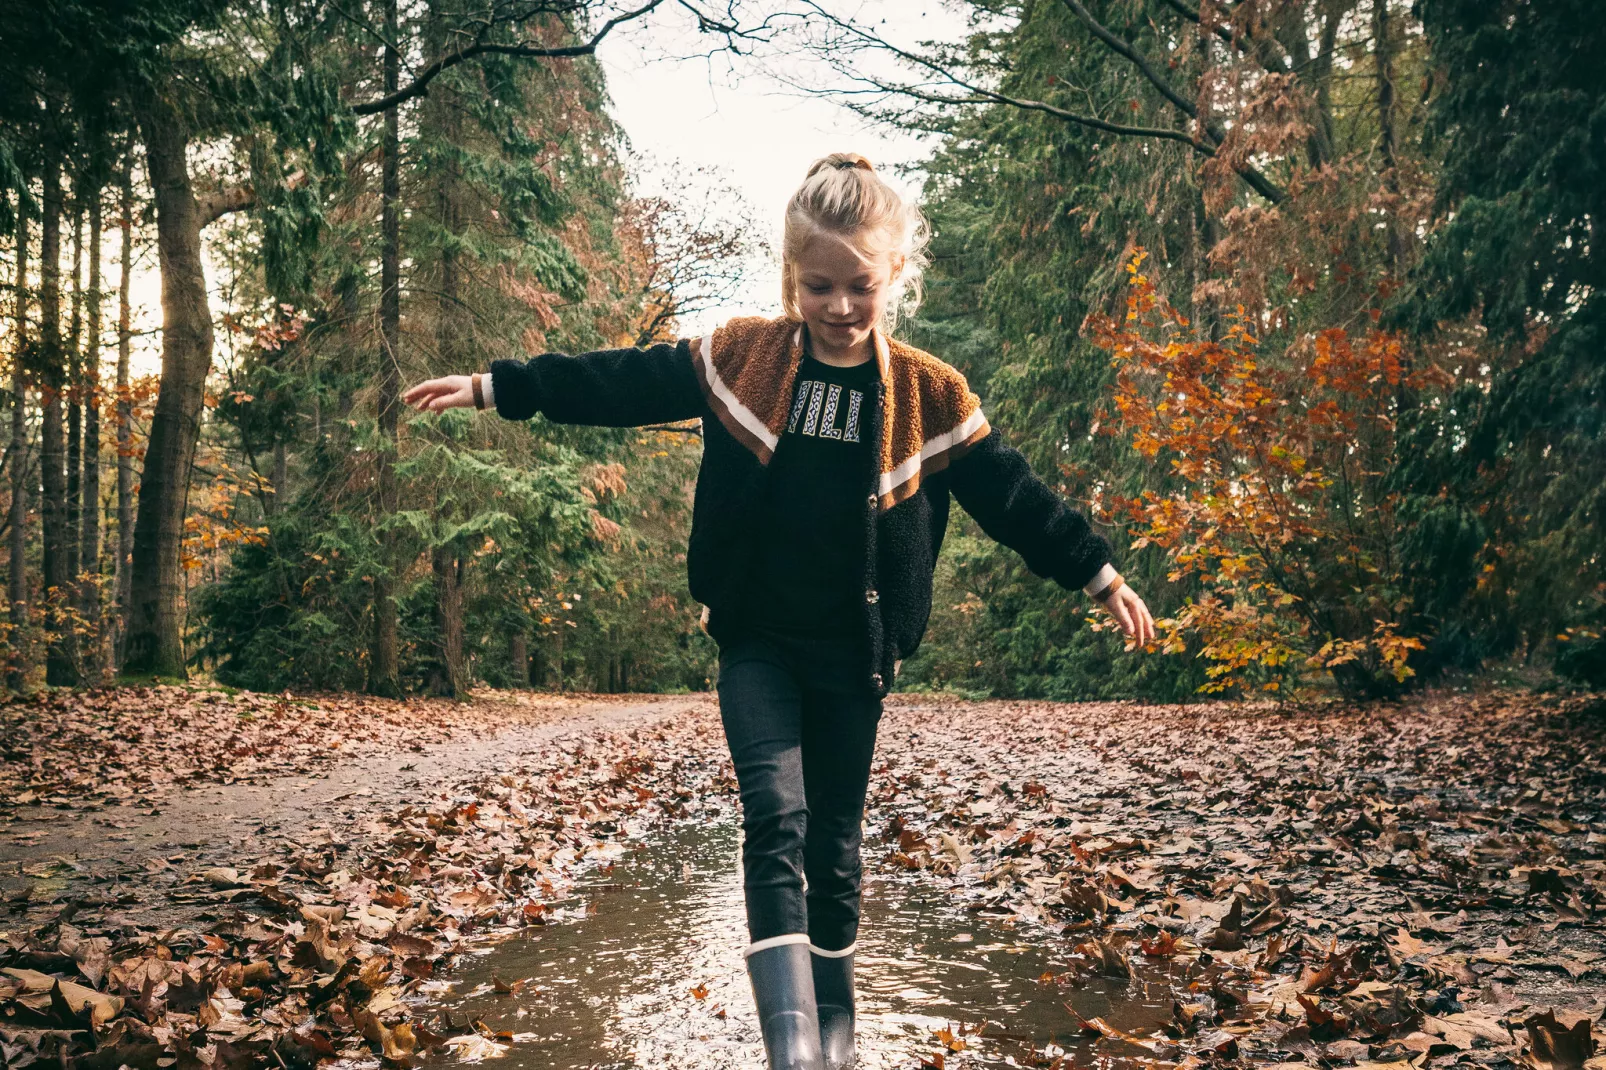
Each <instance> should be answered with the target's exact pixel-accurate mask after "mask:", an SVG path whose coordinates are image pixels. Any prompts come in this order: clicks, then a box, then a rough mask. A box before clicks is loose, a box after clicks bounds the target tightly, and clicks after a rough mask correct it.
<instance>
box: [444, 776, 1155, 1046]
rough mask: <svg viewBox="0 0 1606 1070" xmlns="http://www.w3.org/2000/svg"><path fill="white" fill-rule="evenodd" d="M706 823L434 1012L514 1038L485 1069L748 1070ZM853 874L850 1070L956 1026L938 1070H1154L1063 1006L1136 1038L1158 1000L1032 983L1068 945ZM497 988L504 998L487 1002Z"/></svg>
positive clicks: (473, 967) (730, 932)
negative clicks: (853, 1049)
mask: <svg viewBox="0 0 1606 1070" xmlns="http://www.w3.org/2000/svg"><path fill="white" fill-rule="evenodd" d="M706 820H707V823H706V824H703V825H698V826H688V825H683V826H681V827H680V828H678V829H676V830H674V831H673V832H671V833H666V834H664V835H663V836H661V837H655V838H654V841H653V842H652V844H651V845H650V847H648V848H645V849H643V850H640V851H638V852H636V853H634V854H631V855H627V856H625V857H624V858H622V859H621V860H620V861H618V862H616V863H615V864H614V865H613V867H612V869H611V871H607V872H605V873H599V874H598V875H597V876H596V877H595V878H594V879H593V880H591V881H590V882H589V883H587V884H584V885H582V886H581V888H580V889H579V894H581V895H583V896H584V897H585V898H586V901H587V913H586V915H585V916H584V917H581V918H579V919H576V920H569V921H565V922H562V923H561V924H555V925H551V926H548V927H544V928H538V929H531V930H529V935H528V936H525V935H520V936H518V937H514V938H512V939H510V940H508V941H506V942H504V943H501V944H499V945H497V946H495V947H494V948H492V949H490V950H488V951H486V952H485V953H483V954H481V955H479V956H476V957H474V958H469V959H465V960H464V961H463V962H462V963H461V964H460V965H459V967H458V969H457V970H455V971H454V972H453V974H452V975H451V979H452V980H453V981H455V982H456V983H455V985H454V990H453V992H452V993H448V994H446V995H444V996H442V997H438V999H439V1002H438V1004H437V1005H439V1006H444V1007H445V1008H447V1012H448V1013H449V1014H450V1015H451V1017H452V1019H453V1020H454V1021H457V1022H464V1021H467V1020H471V1019H474V1018H479V1019H481V1020H482V1021H483V1022H484V1023H485V1024H486V1025H487V1026H489V1027H491V1029H493V1030H495V1031H497V1032H503V1031H506V1032H509V1033H512V1034H515V1035H516V1040H515V1042H514V1044H513V1046H512V1048H511V1050H509V1051H508V1052H507V1054H506V1055H505V1056H504V1057H503V1058H502V1059H500V1060H497V1062H496V1063H494V1064H492V1065H494V1066H496V1067H498V1068H500V1067H508V1068H509V1070H512V1068H514V1067H528V1068H530V1070H544V1068H560V1067H561V1068H569V1067H597V1068H610V1070H612V1068H625V1067H647V1066H652V1067H674V1068H676V1070H713V1068H716V1067H718V1068H730V1067H762V1066H763V1065H764V1053H763V1044H762V1040H761V1038H760V1036H759V1032H758V1024H757V1020H756V1017H755V1015H754V1011H753V996H752V989H751V987H750V985H749V982H748V979H747V973H746V969H745V966H744V965H743V962H742V949H743V948H744V947H745V946H746V944H747V930H746V925H745V922H744V914H743V908H742V888H741V879H740V844H741V828H740V825H739V822H738V817H737V815H736V814H735V812H734V811H732V810H727V809H725V808H718V809H711V810H710V811H708V813H707V815H706ZM866 868H867V872H866V876H865V887H864V907H863V918H864V920H863V923H862V925H861V927H860V932H859V951H858V955H857V957H856V965H857V969H856V973H857V993H858V1001H859V1008H858V1013H859V1022H858V1038H859V1039H858V1044H859V1053H860V1063H861V1066H862V1067H863V1068H864V1070H883V1068H892V1067H898V1068H900V1070H908V1068H910V1067H918V1066H919V1065H920V1064H921V1061H922V1060H923V1059H926V1058H929V1057H930V1056H932V1055H933V1054H934V1053H936V1052H938V1051H940V1050H942V1044H941V1041H940V1040H939V1039H938V1038H937V1036H936V1035H935V1031H937V1030H941V1029H944V1028H948V1029H952V1030H953V1031H954V1032H955V1033H959V1032H960V1030H961V1027H963V1028H964V1029H965V1030H966V1031H967V1032H969V1033H971V1035H968V1036H965V1037H963V1039H964V1041H965V1044H966V1047H965V1050H964V1052H963V1054H962V1055H960V1056H957V1057H956V1056H955V1055H954V1054H952V1053H951V1052H950V1053H949V1054H948V1057H947V1065H948V1066H949V1067H950V1068H953V1067H955V1066H966V1065H968V1066H1006V1065H1019V1063H1020V1061H1022V1059H1023V1057H1024V1056H1027V1055H1028V1053H1029V1049H1035V1050H1036V1051H1037V1052H1038V1053H1041V1052H1042V1051H1043V1049H1044V1047H1045V1046H1046V1045H1048V1044H1050V1043H1056V1044H1058V1045H1061V1046H1063V1047H1064V1048H1066V1049H1068V1051H1067V1055H1068V1056H1069V1058H1068V1059H1067V1060H1066V1061H1067V1062H1075V1063H1077V1064H1080V1065H1085V1066H1095V1065H1096V1066H1099V1067H1110V1068H1112V1070H1114V1068H1118V1067H1121V1066H1122V1065H1123V1064H1126V1063H1129V1062H1130V1064H1131V1065H1132V1066H1134V1067H1135V1066H1138V1065H1143V1066H1152V1065H1153V1063H1152V1058H1153V1056H1152V1055H1150V1054H1149V1053H1147V1052H1145V1051H1143V1050H1142V1049H1140V1048H1138V1047H1136V1046H1133V1045H1127V1044H1124V1043H1122V1042H1119V1041H1115V1042H1112V1041H1109V1040H1102V1041H1099V1042H1098V1043H1097V1045H1096V1046H1095V1044H1094V1040H1093V1039H1089V1038H1085V1037H1082V1036H1080V1035H1079V1034H1078V1032H1077V1028H1076V1021H1075V1019H1074V1018H1073V1017H1072V1015H1071V1013H1070V1012H1069V1011H1068V1010H1067V1009H1066V1007H1065V1002H1069V1003H1070V1004H1071V1005H1072V1006H1074V1007H1075V1008H1076V1010H1077V1012H1079V1013H1080V1014H1081V1015H1082V1016H1083V1017H1086V1018H1091V1017H1094V1016H1102V1017H1103V1018H1104V1019H1105V1021H1106V1022H1108V1023H1109V1024H1110V1025H1112V1026H1115V1027H1116V1028H1118V1029H1122V1030H1125V1031H1127V1032H1135V1033H1139V1034H1146V1033H1148V1032H1150V1031H1152V1030H1153V1029H1155V1028H1156V1027H1157V1026H1158V1025H1159V1024H1160V1023H1161V1022H1163V1021H1165V1020H1167V1019H1169V1017H1170V1005H1171V1004H1170V1001H1171V993H1170V991H1169V988H1168V987H1166V986H1163V985H1157V986H1144V985H1142V984H1141V983H1139V982H1134V983H1133V985H1131V986H1128V985H1127V984H1126V983H1125V982H1110V981H1104V980H1102V979H1100V980H1094V981H1092V982H1082V983H1079V984H1076V985H1074V986H1073V985H1058V984H1051V983H1044V982H1043V981H1041V980H1039V977H1040V976H1041V975H1042V974H1043V973H1044V972H1045V971H1052V972H1054V973H1063V972H1064V971H1065V970H1067V969H1068V968H1069V961H1068V960H1067V959H1066V958H1065V952H1067V951H1069V949H1070V945H1071V944H1072V943H1074V941H1072V940H1068V939H1066V938H1065V937H1054V936H1051V935H1049V934H1041V933H1039V934H1031V933H1027V932H1024V931H1019V930H1016V929H1014V928H1011V927H1009V926H1007V925H1006V924H1004V923H1002V922H995V921H989V920H988V919H985V918H980V917H976V916H974V915H970V914H967V913H965V912H963V911H962V910H959V909H957V908H956V907H955V906H954V905H953V904H952V903H951V902H950V901H949V900H948V897H947V895H946V893H945V892H943V890H942V889H941V888H940V887H938V886H937V885H936V883H935V882H934V881H933V880H932V879H931V878H930V877H928V876H922V875H920V874H914V875H905V876H900V875H898V874H894V873H877V872H874V871H873V870H872V869H871V867H869V866H867V867H866ZM1023 928H1024V927H1023ZM493 977H494V978H496V979H500V980H501V981H504V982H507V983H510V984H512V983H519V984H518V990H517V991H516V992H514V993H512V994H509V995H498V994H495V993H494V991H492V989H491V986H492V984H493ZM694 988H696V989H698V990H699V991H700V992H701V998H699V997H698V994H696V993H694V992H693V989H694ZM1145 988H1148V989H1149V990H1151V991H1152V992H1153V994H1154V998H1153V999H1152V1000H1151V999H1146V998H1144V996H1143V995H1142V990H1143V989H1145ZM983 1021H985V1022H986V1023H987V1024H986V1025H985V1027H984V1028H983V1030H982V1033H981V1035H980V1036H979V1037H978V1036H976V1035H974V1030H975V1029H976V1027H977V1026H978V1025H980V1024H981V1023H982V1022H983ZM1117 1049H1121V1050H1117ZM1054 1054H1056V1055H1057V1054H1059V1052H1057V1051H1056V1052H1054ZM1144 1056H1148V1058H1144ZM453 1061H455V1060H454V1059H453V1057H452V1056H450V1055H437V1056H435V1057H434V1058H432V1059H431V1060H430V1062H431V1063H433V1064H436V1065H441V1064H445V1063H449V1062H453Z"/></svg>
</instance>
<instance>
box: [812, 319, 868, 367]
mask: <svg viewBox="0 0 1606 1070" xmlns="http://www.w3.org/2000/svg"><path fill="white" fill-rule="evenodd" d="M874 347H875V334H874V332H872V333H871V334H870V336H869V337H867V338H866V339H865V340H864V341H862V342H860V343H859V344H858V345H856V346H854V347H852V348H850V349H834V348H831V347H829V346H825V345H821V344H820V341H819V340H818V339H817V338H815V337H814V333H813V332H812V331H810V330H809V329H808V328H807V327H805V328H804V329H803V351H804V352H805V353H807V354H809V356H811V357H813V358H814V359H815V360H817V361H819V362H820V363H821V364H829V365H831V366H832V367H836V368H852V367H856V366H858V365H860V364H863V363H864V362H865V361H867V360H869V359H870V357H871V356H872V354H873V353H874Z"/></svg>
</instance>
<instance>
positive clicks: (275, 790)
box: [0, 692, 708, 925]
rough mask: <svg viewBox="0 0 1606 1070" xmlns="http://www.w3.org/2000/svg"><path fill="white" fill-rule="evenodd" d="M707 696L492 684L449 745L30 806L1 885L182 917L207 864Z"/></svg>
mask: <svg viewBox="0 0 1606 1070" xmlns="http://www.w3.org/2000/svg"><path fill="white" fill-rule="evenodd" d="M707 701H708V699H707V696H703V695H690V696H654V695H639V696H613V695H609V696H541V695H509V694H507V693H497V692H490V693H488V694H487V695H485V696H483V697H476V698H475V700H474V701H473V702H472V703H469V704H466V705H468V706H471V707H473V709H472V710H470V709H464V710H460V711H455V716H456V717H457V718H458V723H456V724H448V725H445V726H444V727H446V728H447V729H448V730H449V732H450V734H449V737H448V738H446V739H444V740H442V741H438V742H418V741H413V742H411V743H409V744H408V745H407V746H406V747H405V748H403V749H399V750H397V749H392V748H391V747H389V746H385V745H376V746H370V747H364V748H356V749H355V751H356V752H355V753H349V754H346V755H342V756H341V757H339V758H337V759H334V760H332V761H331V762H329V763H328V764H326V765H323V766H321V767H320V768H319V769H318V770H317V771H316V772H309V773H301V774H294V775H287V776H276V777H269V778H267V779H264V780H263V782H261V783H254V782H234V783H206V782H203V783H200V784H197V785H194V786H192V787H188V788H177V789H174V790H170V791H164V792H161V793H159V794H157V795H156V796H155V797H154V798H138V799H128V798H122V799H118V798H114V797H108V796H98V797H97V796H90V797H87V798H86V797H77V798H74V797H58V798H57V801H54V802H52V801H48V800H46V801H41V802H37V803H34V804H32V805H24V806H18V807H15V808H14V810H13V812H12V814H11V821H10V824H9V825H8V826H7V827H6V828H5V829H4V832H3V833H0V888H4V889H5V890H6V891H7V892H8V893H10V894H15V893H16V890H17V889H18V888H19V886H25V885H26V884H27V883H29V881H30V878H34V882H35V883H37V882H38V880H39V879H42V880H43V884H42V886H40V887H39V888H37V889H36V890H35V892H34V895H33V898H36V899H38V898H42V896H43V894H44V893H46V892H55V891H56V890H57V889H60V888H63V887H65V886H71V887H72V889H73V893H74V894H78V895H83V896H87V897H89V898H90V899H92V900H94V899H100V898H111V899H119V898H120V902H119V906H120V907H121V910H120V913H122V914H124V915H126V916H128V919H129V920H130V921H137V922H138V923H140V924H145V925H148V924H152V923H162V922H165V923H168V924H176V923H179V922H181V921H185V920H188V917H189V915H190V914H191V913H192V911H189V910H186V909H185V908H184V907H183V906H182V905H181V904H178V903H175V902H174V901H173V899H172V896H171V893H172V891H173V889H174V887H175V886H177V885H178V884H180V883H182V882H183V881H184V880H185V879H186V878H187V877H189V876H190V875H192V874H194V873H198V872H202V871H205V870H207V869H209V868H212V867H219V866H229V867H236V868H238V867H239V866H240V865H241V864H242V863H245V862H250V861H252V860H256V859H259V858H263V857H266V856H268V855H270V854H273V853H275V852H278V851H281V850H282V849H283V848H284V847H285V846H286V845H329V844H332V845H345V844H348V843H351V842H353V841H354V840H357V839H361V838H362V837H363V835H364V826H365V825H366V824H367V823H368V822H369V821H371V820H372V819H373V818H374V817H375V816H377V815H381V814H389V813H393V812H395V811H396V810H399V809H401V808H403V807H406V806H409V805H413V806H417V805H424V804H427V803H428V802H429V801H430V800H432V799H437V798H439V797H440V795H441V793H442V792H445V791H448V790H450V789H451V788H452V787H453V786H454V785H456V784H459V783H461V782H463V781H465V780H468V779H470V778H473V777H477V776H482V775H484V774H487V773H493V772H495V771H496V770H498V769H503V768H507V769H511V768H516V767H518V766H519V765H520V764H521V763H523V762H525V761H527V760H529V759H530V758H532V757H535V756H538V755H540V754H541V753H542V752H543V751H544V750H546V749H549V748H550V747H552V746H553V745H554V744H555V742H556V741H560V740H569V739H585V738H588V737H590V736H593V735H595V734H597V733H599V732H603V731H608V730H616V729H621V728H631V727H643V726H648V725H651V724H653V723H655V722H658V721H661V720H664V719H666V718H673V717H676V716H684V715H686V714H687V712H688V711H689V710H691V709H694V708H695V707H697V706H698V705H699V704H703V703H706V702H707ZM426 716H427V715H426ZM454 728H455V729H456V730H455V731H452V730H451V729H454ZM348 749H351V748H348ZM130 896H133V897H134V898H132V899H131V898H130Z"/></svg>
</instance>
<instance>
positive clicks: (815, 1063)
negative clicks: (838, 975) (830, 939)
mask: <svg viewBox="0 0 1606 1070" xmlns="http://www.w3.org/2000/svg"><path fill="white" fill-rule="evenodd" d="M772 939H773V940H777V941H783V942H781V943H772V942H771V940H760V941H758V942H757V943H755V944H752V945H751V946H749V947H748V949H747V950H746V951H744V952H743V955H744V956H745V957H746V958H747V975H748V977H749V978H750V979H751V980H752V982H753V1002H754V1003H755V1004H756V1005H757V1007H758V1023H759V1029H760V1030H761V1031H762V1032H763V1034H764V1053H765V1054H766V1055H767V1056H768V1057H769V1067H770V1070H825V1063H824V1061H823V1060H822V1059H821V1057H820V1018H819V1014H818V1013H817V1012H816V1010H815V1007H814V978H813V976H812V975H811V973H810V971H809V959H810V958H812V956H811V955H810V954H809V947H808V936H807V935H805V934H803V933H796V934H792V935H791V936H778V937H774V938H772Z"/></svg>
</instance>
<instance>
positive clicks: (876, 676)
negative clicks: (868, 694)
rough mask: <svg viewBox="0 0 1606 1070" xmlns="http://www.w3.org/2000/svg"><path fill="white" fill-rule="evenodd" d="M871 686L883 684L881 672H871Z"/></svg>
mask: <svg viewBox="0 0 1606 1070" xmlns="http://www.w3.org/2000/svg"><path fill="white" fill-rule="evenodd" d="M870 686H871V687H880V686H881V674H880V673H878V672H873V673H871V674H870Z"/></svg>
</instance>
